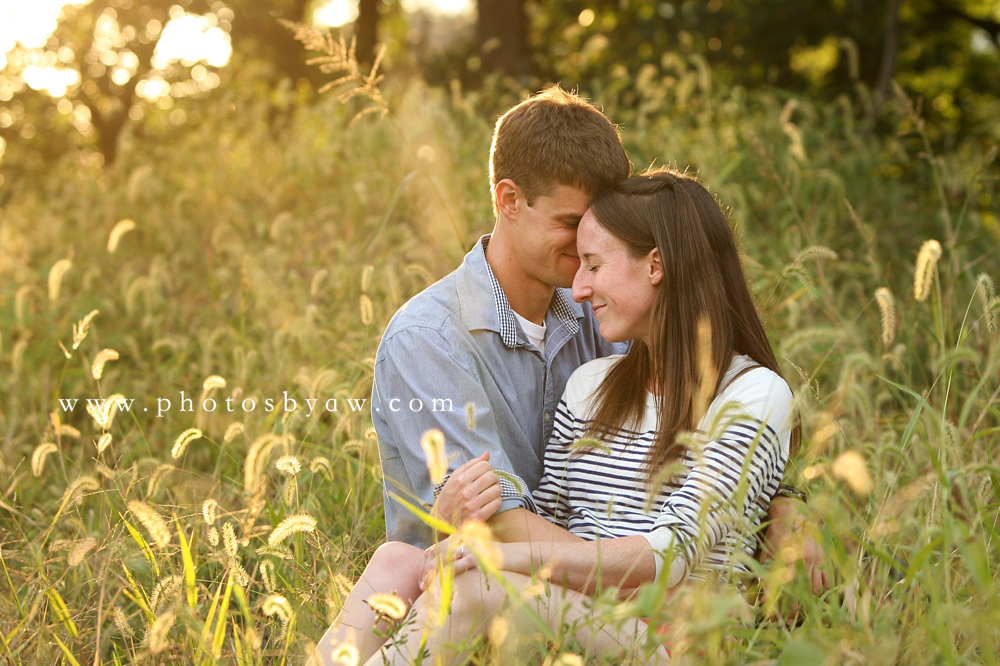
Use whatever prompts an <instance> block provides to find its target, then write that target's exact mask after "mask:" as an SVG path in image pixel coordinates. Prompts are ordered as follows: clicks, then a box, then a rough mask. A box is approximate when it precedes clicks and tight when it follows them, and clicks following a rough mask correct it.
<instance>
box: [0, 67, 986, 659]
mask: <svg viewBox="0 0 1000 666" xmlns="http://www.w3.org/2000/svg"><path fill="white" fill-rule="evenodd" d="M384 94H385V99H386V100H387V104H388V108H389V111H390V112H389V115H388V116H386V117H379V116H378V115H369V116H366V117H363V118H361V119H359V120H358V121H357V122H356V123H354V124H353V125H352V124H350V123H349V121H350V120H351V117H352V116H353V114H354V113H355V112H356V111H357V110H358V109H359V108H360V107H359V106H358V104H359V102H358V101H357V100H355V101H354V102H352V103H351V104H348V105H347V106H344V105H341V104H339V103H338V101H337V99H336V98H335V97H328V98H326V99H325V100H324V101H323V102H321V103H320V104H318V105H316V106H312V107H303V108H300V109H299V110H297V111H296V112H295V113H294V114H293V115H292V116H291V117H290V119H289V121H288V126H287V127H286V129H285V131H284V134H283V135H281V137H280V138H279V139H276V138H275V136H274V135H273V134H272V132H271V130H270V129H269V127H268V125H267V122H266V121H267V115H268V108H267V105H266V104H265V103H264V102H263V101H259V100H255V98H253V97H251V96H250V95H249V94H243V93H240V92H235V91H231V92H225V91H220V93H219V95H218V97H219V99H218V100H217V101H216V102H215V104H217V106H215V107H214V111H213V112H212V113H208V114H206V116H207V117H209V118H211V120H210V121H206V122H204V123H203V124H202V125H201V126H200V127H199V128H198V129H195V130H193V131H192V132H190V133H188V134H184V135H179V136H178V138H177V139H176V140H175V141H171V142H169V143H161V144H156V145H150V144H148V143H144V142H142V141H140V140H139V139H136V138H134V137H126V139H125V143H124V145H123V148H122V156H121V158H120V160H119V161H118V162H117V163H116V164H115V165H114V166H113V168H109V169H103V170H102V169H99V168H96V167H94V166H92V165H88V164H86V163H85V160H81V158H77V157H67V158H66V159H65V161H63V162H62V163H60V164H58V165H54V166H53V167H52V169H51V170H50V171H49V173H47V175H46V176H45V177H44V178H43V179H40V180H38V181H35V182H30V183H22V182H10V181H9V180H8V182H7V184H5V187H8V188H12V189H13V192H12V193H11V195H10V197H9V199H8V202H7V204H6V205H5V206H4V208H3V209H2V210H0V392H2V397H0V400H2V403H0V433H2V439H0V452H2V459H0V481H2V486H0V490H2V495H0V564H2V578H0V580H2V581H3V586H4V590H5V591H4V593H3V594H2V595H0V639H2V645H0V658H2V660H6V661H9V662H14V663H17V662H24V663H60V662H61V663H68V664H77V663H79V664H87V663H95V664H97V663H139V662H142V663H147V662H154V663H160V662H163V663H169V662H178V661H181V662H197V663H215V662H216V661H220V660H221V661H223V662H226V663H240V664H243V663H247V664H257V663H283V662H284V661H286V660H287V661H289V662H292V663H295V662H300V661H303V660H304V659H305V657H306V655H308V654H309V652H310V651H311V649H312V647H313V645H314V642H315V641H317V640H318V639H319V637H320V635H321V634H322V632H323V630H324V629H325V627H326V626H327V624H328V623H329V622H330V620H331V619H332V618H333V617H334V615H335V613H336V611H337V609H338V607H339V604H340V602H341V599H342V598H343V595H344V593H345V592H346V590H348V589H349V587H350V585H351V582H352V581H353V580H354V579H355V578H356V576H357V574H358V573H359V571H360V569H361V568H362V567H363V566H364V563H365V561H366V560H367V558H368V556H369V555H370V554H371V551H372V549H373V548H374V547H375V546H377V545H378V543H379V542H380V539H381V538H382V536H383V528H384V524H383V519H382V513H381V511H382V495H381V478H380V471H379V466H378V452H377V446H376V442H375V440H374V434H373V432H372V431H371V429H370V425H371V422H370V419H369V417H368V414H367V408H366V407H364V406H360V405H359V401H361V400H364V399H366V398H367V397H368V396H369V393H370V390H371V379H372V364H373V357H374V354H375V350H376V348H377V346H378V342H379V337H380V334H381V331H382V329H383V328H384V326H385V324H386V323H387V322H388V320H389V318H390V317H391V316H392V314H393V312H394V311H395V310H396V309H397V308H398V307H399V306H400V305H402V304H403V303H404V302H405V300H406V299H407V298H408V297H410V296H411V295H413V294H415V293H416V292H417V291H419V290H420V289H422V288H423V287H425V286H427V285H428V284H430V283H431V282H433V281H434V280H436V279H438V278H439V277H441V276H443V275H445V274H446V273H447V272H448V271H450V270H451V269H452V268H453V267H454V266H456V265H457V264H458V262H459V261H460V260H461V257H462V256H463V255H464V253H465V251H466V250H467V249H468V248H469V247H470V246H471V244H472V243H473V242H474V240H475V239H476V238H477V237H478V236H479V235H480V234H482V233H485V232H487V231H489V230H490V228H491V225H492V222H491V219H492V215H491V207H490V199H489V189H488V182H487V180H488V173H487V155H488V149H489V138H490V131H491V127H492V122H493V118H494V117H495V116H494V115H493V112H495V111H497V110H500V109H502V108H503V106H504V105H505V104H508V103H510V102H513V101H516V98H517V95H518V94H519V91H513V92H508V93H502V94H501V93H491V94H486V93H465V92H462V91H459V90H457V89H455V90H450V91H442V90H436V89H427V88H425V87H423V86H421V85H419V84H415V83H404V82H402V81H392V80H389V81H388V82H387V83H386V86H385V90H384ZM588 94H590V95H593V97H594V98H595V99H596V101H597V102H599V103H600V104H601V105H602V107H603V108H604V110H605V112H606V113H607V114H608V115H609V117H611V118H612V119H613V120H614V121H616V122H618V123H621V125H622V132H623V137H624V140H625V143H626V146H627V148H628V150H629V153H630V156H631V158H632V160H633V163H634V165H635V166H636V168H638V169H641V168H645V167H646V166H648V165H649V164H651V163H656V164H662V163H664V162H667V163H676V164H677V165H678V166H681V167H689V168H690V169H691V170H692V171H694V172H696V173H698V174H699V176H700V178H701V179H702V180H703V182H705V183H706V184H707V185H708V186H709V188H710V189H711V190H712V191H713V192H714V193H715V194H716V195H717V196H718V197H719V199H720V200H721V201H722V202H723V203H724V204H726V205H727V206H729V207H730V208H731V209H732V210H731V213H732V219H733V222H734V224H735V226H736V229H737V233H738V236H739V238H740V240H741V244H742V247H743V250H744V252H745V254H746V265H747V268H748V272H749V274H750V275H751V283H752V285H751V286H752V290H753V292H754V294H755V295H756V297H757V299H758V304H759V307H760V311H761V313H762V316H763V318H764V320H765V323H766V325H767V326H768V329H769V331H770V333H771V335H772V340H773V343H774V346H775V349H776V351H777V354H778V357H779V359H781V362H782V364H783V367H784V368H785V371H786V376H787V377H789V379H790V383H791V384H792V385H793V388H794V389H795V391H796V395H797V400H798V404H799V408H800V412H801V415H802V420H803V424H804V441H803V449H802V453H801V454H800V456H799V457H798V459H796V460H795V461H793V467H792V468H790V470H789V473H788V479H789V480H790V481H791V482H793V483H797V484H798V485H800V486H802V487H805V488H807V489H808V491H809V493H810V496H811V497H810V502H809V507H810V510H811V511H812V513H813V514H814V515H815V518H816V520H817V525H818V528H817V530H818V534H819V537H820V538H821V540H822V543H823V544H824V546H825V548H826V552H827V558H828V561H829V566H830V569H831V571H832V573H833V578H834V581H835V585H834V587H833V589H832V590H831V591H830V592H829V593H828V594H827V595H825V596H823V597H822V598H817V597H814V596H813V595H812V593H811V592H810V591H809V589H808V582H807V580H806V578H805V576H804V574H803V572H802V571H801V570H795V568H794V567H784V566H773V567H769V568H768V569H767V570H766V571H762V572H761V576H762V578H761V580H762V582H763V585H764V586H766V587H768V588H770V590H771V591H772V592H773V593H774V594H772V599H775V600H776V601H777V603H778V605H779V608H783V609H787V608H789V607H791V606H792V605H794V604H798V607H799V608H800V611H801V615H800V620H801V621H800V623H799V624H798V625H797V626H791V627H789V626H786V624H785V623H783V622H780V621H777V620H775V619H771V618H770V617H769V616H768V615H767V612H766V611H767V610H768V609H765V608H759V609H757V610H753V611H747V610H745V609H744V610H738V609H739V607H740V604H741V603H742V602H741V601H739V599H738V598H736V597H734V596H733V595H732V594H729V593H726V592H710V591H706V592H704V593H702V594H698V595H692V596H690V597H688V598H686V599H684V600H682V601H681V602H678V605H677V607H673V608H660V607H659V605H658V598H659V597H658V595H657V591H656V590H650V591H649V592H648V594H645V595H642V596H641V597H640V599H639V600H638V601H636V602H635V603H632V604H619V603H617V602H615V601H613V600H612V599H610V598H604V597H602V598H601V599H599V600H598V602H597V603H596V604H595V616H596V617H600V618H605V619H608V618H615V617H618V618H620V617H623V616H627V615H636V614H640V615H646V616H649V615H653V616H655V615H656V614H657V613H663V614H665V615H669V616H671V617H673V618H674V621H673V624H674V630H673V631H674V636H673V639H672V640H674V644H675V645H676V646H678V649H677V652H676V653H675V657H676V661H677V662H678V663H710V664H729V663H775V660H777V663H781V664H786V663H787V664H824V663H825V664H839V663H852V664H853V663H859V664H860V663H878V664H883V663H900V664H915V663H935V664H936V663H942V664H964V663H990V664H995V663H997V662H998V661H1000V659H998V657H997V651H998V647H1000V632H998V629H997V627H998V626H1000V594H998V592H1000V590H998V581H1000V578H998V563H1000V557H998V543H997V542H998V539H1000V527H998V523H997V520H998V517H1000V465H998V462H997V458H998V456H1000V446H998V444H997V442H998V441H1000V380H998V378H1000V343H998V335H997V332H996V328H997V319H998V317H1000V300H998V299H997V296H996V291H995V287H994V283H993V280H992V279H991V278H993V279H1000V250H998V248H1000V224H998V222H1000V220H998V217H997V211H998V209H1000V205H998V203H1000V186H998V182H1000V181H998V172H1000V170H998V163H997V161H996V160H995V158H996V149H995V147H994V148H993V149H992V151H990V144H989V142H988V141H973V140H967V141H963V142H957V141H956V142H952V143H950V144H948V145H947V148H946V149H943V150H940V154H938V153H937V152H935V151H936V149H935V146H932V145H931V144H930V142H928V141H927V139H926V138H925V137H926V132H925V131H924V128H923V125H922V121H921V119H920V117H919V114H918V112H917V111H916V110H915V109H914V107H913V104H912V102H911V101H910V100H907V99H905V98H903V97H899V98H897V99H896V100H895V101H894V102H893V104H892V108H891V109H890V110H889V111H888V112H887V116H886V119H885V121H884V122H885V123H887V125H889V126H891V128H892V129H891V130H890V131H888V132H883V133H881V134H873V133H869V132H866V131H865V129H864V128H863V127H861V126H860V122H859V121H858V120H857V118H859V117H863V111H862V110H863V109H865V108H866V104H867V101H866V96H865V91H864V90H859V91H858V92H857V94H856V95H855V96H854V97H850V98H849V97H846V96H845V97H843V98H841V99H839V100H837V101H836V102H835V103H833V104H827V105H820V104H817V103H813V102H810V101H809V100H805V99H793V98H786V97H783V96H782V95H781V94H779V93H748V92H746V91H744V90H742V89H739V88H736V89H718V88H717V87H716V86H715V85H714V84H713V82H712V79H711V73H710V72H709V71H708V70H707V69H706V68H704V67H703V66H702V65H701V63H700V62H699V61H696V60H691V61H682V60H680V59H675V60H670V59H665V62H664V64H663V67H662V68H659V69H656V68H651V69H649V70H644V71H642V72H639V73H638V76H626V74H625V73H624V72H622V73H612V75H610V76H609V78H608V79H607V80H606V81H604V82H603V85H602V86H601V88H600V89H598V90H592V91H589V92H588ZM368 103H370V102H368ZM995 132H996V130H994V133H995ZM993 143H996V142H995V141H994V142H993ZM127 221H131V222H127ZM931 241H933V242H931ZM104 350H112V351H104ZM182 392H183V398H186V399H190V400H191V404H190V405H188V404H186V403H185V402H184V401H183V400H182V396H181V393H182ZM114 396H122V397H123V399H124V400H125V402H124V403H122V408H121V409H117V410H110V411H109V410H104V409H101V408H92V409H91V410H90V412H88V410H87V408H86V403H87V400H88V399H99V398H105V399H107V398H109V397H114ZM268 399H270V400H272V401H273V404H274V408H273V409H272V410H271V411H268V410H267V409H266V404H267V403H266V401H267V400H268ZM333 399H336V401H337V402H336V407H337V411H332V410H330V411H328V410H327V409H324V407H325V406H326V405H328V404H332V403H327V401H328V400H333ZM74 400H75V401H76V403H75V406H74V407H73V408H70V406H69V405H70V402H69V401H74ZM168 400H169V408H168V407H167V402H166V401H168ZM206 400H211V401H214V402H209V403H205V401H206ZM227 400H228V402H227ZM251 400H252V401H253V403H252V405H253V408H250V406H251V402H250V401H251ZM308 400H318V401H319V402H314V403H313V404H315V405H317V407H316V408H315V409H313V410H312V413H311V414H310V413H309V411H310V410H309V408H308V403H307V401H308ZM352 400H353V401H355V402H354V403H353V405H352V403H351V401H352ZM291 401H294V404H295V407H296V408H295V409H292V408H291V407H292V402H291ZM110 402H111V403H113V404H116V405H117V404H118V400H117V399H113V400H111V401H110ZM212 405H214V409H212ZM230 407H231V411H230ZM91 412H92V413H91ZM192 429H196V430H192ZM793 554H794V553H785V555H788V556H789V557H791V555H793ZM678 618H681V619H680V620H679V621H678ZM503 635H504V632H503V631H500V629H499V628H498V629H497V631H496V632H494V639H495V640H494V644H493V645H492V646H491V647H490V648H489V651H484V654H485V655H486V658H488V659H501V658H503V657H504V655H509V654H510V653H511V652H512V651H513V650H515V649H521V648H525V647H527V648H528V649H530V648H531V647H532V645H533V646H534V649H536V650H537V651H538V653H539V654H540V655H541V656H540V658H544V659H545V660H546V662H545V663H546V664H556V663H561V664H573V663H579V660H578V659H577V658H576V657H575V650H576V648H575V647H574V645H573V641H572V628H568V629H567V630H566V631H564V632H561V633H560V634H559V635H549V636H544V637H541V638H530V637H529V638H524V639H522V640H521V641H520V643H521V645H516V644H517V643H519V641H518V640H515V638H514V637H513V635H511V636H509V637H508V639H507V640H506V641H504V640H502V638H503ZM532 641H533V642H532ZM524 644H530V645H527V646H526V645H524Z"/></svg>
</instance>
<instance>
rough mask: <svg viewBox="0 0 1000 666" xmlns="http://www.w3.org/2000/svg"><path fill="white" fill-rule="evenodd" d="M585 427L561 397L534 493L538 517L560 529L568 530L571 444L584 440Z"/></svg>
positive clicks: (564, 397) (583, 422)
mask: <svg viewBox="0 0 1000 666" xmlns="http://www.w3.org/2000/svg"><path fill="white" fill-rule="evenodd" d="M586 427H587V424H586V422H585V421H583V420H582V419H581V418H579V417H578V416H576V415H575V414H573V412H572V411H571V410H570V408H569V406H568V404H567V401H566V396H565V395H564V396H563V398H562V400H560V401H559V407H558V408H557V409H556V415H555V421H554V422H553V426H552V437H551V438H550V439H549V443H548V445H547V446H546V447H545V460H544V472H543V473H542V480H541V481H540V482H539V484H538V489H537V490H535V492H534V493H533V496H534V499H535V508H536V509H537V513H538V515H540V516H542V517H543V518H547V519H548V520H550V521H552V522H553V523H555V524H556V525H560V526H562V527H568V521H569V515H570V508H569V502H568V493H567V491H568V488H567V485H566V483H567V479H568V476H569V462H570V459H571V457H572V453H573V444H574V443H575V442H576V441H577V440H578V439H580V438H581V437H583V433H584V431H585V430H586Z"/></svg>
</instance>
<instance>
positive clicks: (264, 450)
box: [243, 433, 281, 493]
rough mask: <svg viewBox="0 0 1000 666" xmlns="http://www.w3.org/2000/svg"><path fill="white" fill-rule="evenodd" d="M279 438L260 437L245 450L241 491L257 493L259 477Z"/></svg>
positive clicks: (266, 435) (270, 435) (269, 435)
mask: <svg viewBox="0 0 1000 666" xmlns="http://www.w3.org/2000/svg"><path fill="white" fill-rule="evenodd" d="M280 441H281V438H280V437H279V436H278V435H275V434H274V433H267V434H264V435H261V436H260V437H258V438H257V439H255V440H254V441H253V443H252V444H251V445H250V447H249V448H248V449H247V455H246V459H245V460H244V461H243V490H244V491H245V492H247V493H255V492H257V487H258V485H259V483H260V476H261V472H262V471H263V468H264V466H265V464H266V462H267V456H268V454H269V453H270V452H271V449H272V448H274V446H275V445H276V444H278V443H279V442H280Z"/></svg>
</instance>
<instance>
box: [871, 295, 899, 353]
mask: <svg viewBox="0 0 1000 666" xmlns="http://www.w3.org/2000/svg"><path fill="white" fill-rule="evenodd" d="M875 302H876V303H878V309H879V312H880V313H881V314H882V344H883V345H885V346H886V347H888V346H889V345H891V344H892V341H893V340H894V339H895V337H896V299H894V298H893V297H892V292H891V291H889V289H888V288H887V287H879V288H878V289H876V290H875Z"/></svg>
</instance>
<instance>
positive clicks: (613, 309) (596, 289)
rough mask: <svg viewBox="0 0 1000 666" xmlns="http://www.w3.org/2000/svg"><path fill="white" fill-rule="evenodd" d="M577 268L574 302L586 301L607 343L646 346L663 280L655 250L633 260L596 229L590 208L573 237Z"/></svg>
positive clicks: (616, 242) (620, 245) (602, 230)
mask: <svg viewBox="0 0 1000 666" xmlns="http://www.w3.org/2000/svg"><path fill="white" fill-rule="evenodd" d="M576 248H577V252H578V253H579V255H580V268H579V269H578V270H577V271H576V277H575V278H574V279H573V299H574V300H575V301H577V302H580V303H582V302H583V301H589V302H590V305H591V307H593V309H594V316H595V317H596V318H597V321H598V323H599V324H600V327H601V335H602V336H604V339H606V340H608V341H610V342H622V341H624V340H634V339H639V340H643V341H644V342H646V343H647V344H648V343H649V314H650V311H651V310H652V308H653V302H654V300H655V298H656V291H657V289H659V284H660V282H661V281H662V280H663V269H662V266H661V265H660V257H659V251H658V250H656V249H653V250H652V251H651V252H650V253H649V254H648V255H646V256H645V257H641V258H639V259H636V258H634V257H632V255H631V254H629V251H628V248H627V247H626V245H625V243H623V242H622V241H621V240H619V239H618V238H617V237H616V236H613V235H612V234H611V233H610V232H608V231H607V230H606V229H605V228H604V227H602V226H601V225H600V223H599V222H598V221H597V218H596V217H595V216H594V213H593V212H592V210H588V211H587V212H586V214H585V215H584V216H583V219H582V220H580V228H579V230H578V232H577V237H576Z"/></svg>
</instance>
